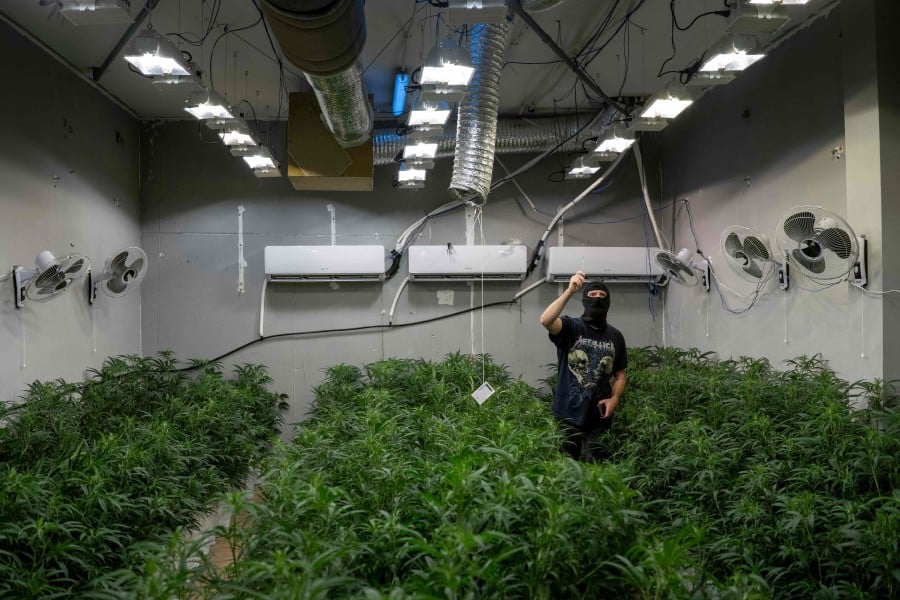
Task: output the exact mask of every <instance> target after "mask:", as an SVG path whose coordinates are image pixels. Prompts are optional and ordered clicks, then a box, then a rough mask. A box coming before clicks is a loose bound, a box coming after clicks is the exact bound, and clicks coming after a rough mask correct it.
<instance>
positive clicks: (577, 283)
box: [567, 271, 585, 294]
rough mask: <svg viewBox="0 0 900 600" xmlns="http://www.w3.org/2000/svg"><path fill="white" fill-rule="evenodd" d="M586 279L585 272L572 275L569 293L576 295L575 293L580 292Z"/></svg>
mask: <svg viewBox="0 0 900 600" xmlns="http://www.w3.org/2000/svg"><path fill="white" fill-rule="evenodd" d="M584 278H585V274H584V271H578V272H577V273H575V274H574V275H572V277H571V278H570V279H569V289H568V290H567V291H568V292H570V293H572V294H574V293H575V292H577V291H578V290H580V289H581V288H582V286H584Z"/></svg>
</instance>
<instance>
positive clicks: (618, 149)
mask: <svg viewBox="0 0 900 600" xmlns="http://www.w3.org/2000/svg"><path fill="white" fill-rule="evenodd" d="M632 144H634V133H633V132H631V131H628V130H625V129H621V128H614V129H613V130H612V132H610V133H609V134H608V135H607V136H606V138H605V139H604V140H603V141H602V142H600V143H599V144H597V147H595V148H594V152H597V153H613V154H619V153H622V152H625V151H626V150H627V149H628V148H631V145H632Z"/></svg>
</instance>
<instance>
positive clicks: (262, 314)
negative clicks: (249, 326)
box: [259, 277, 269, 338]
mask: <svg viewBox="0 0 900 600" xmlns="http://www.w3.org/2000/svg"><path fill="white" fill-rule="evenodd" d="M268 286H269V278H268V277H266V278H265V279H263V284H262V292H260V294H259V337H261V338H264V337H266V335H265V333H263V322H264V321H265V319H266V288H267V287H268Z"/></svg>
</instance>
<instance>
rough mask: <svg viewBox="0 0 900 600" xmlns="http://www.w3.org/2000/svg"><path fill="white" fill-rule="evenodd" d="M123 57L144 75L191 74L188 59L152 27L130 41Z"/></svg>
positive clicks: (182, 75) (181, 75) (180, 75)
mask: <svg viewBox="0 0 900 600" xmlns="http://www.w3.org/2000/svg"><path fill="white" fill-rule="evenodd" d="M123 58H124V59H125V60H126V61H128V62H129V63H130V64H131V65H132V66H134V68H136V69H137V70H138V71H140V72H141V74H142V75H148V76H150V77H165V76H172V75H174V76H179V77H184V76H187V75H190V74H191V72H190V70H189V68H188V64H187V61H186V60H185V58H184V56H183V55H182V54H181V51H180V50H179V49H178V48H177V47H176V46H175V44H173V43H172V42H170V41H169V40H167V39H166V38H164V37H163V36H161V35H160V34H158V33H156V32H155V31H153V30H152V29H144V30H143V31H141V32H140V33H139V34H137V35H136V36H135V37H134V39H132V40H131V42H129V43H128V46H127V47H126V49H125V55H124V57H123Z"/></svg>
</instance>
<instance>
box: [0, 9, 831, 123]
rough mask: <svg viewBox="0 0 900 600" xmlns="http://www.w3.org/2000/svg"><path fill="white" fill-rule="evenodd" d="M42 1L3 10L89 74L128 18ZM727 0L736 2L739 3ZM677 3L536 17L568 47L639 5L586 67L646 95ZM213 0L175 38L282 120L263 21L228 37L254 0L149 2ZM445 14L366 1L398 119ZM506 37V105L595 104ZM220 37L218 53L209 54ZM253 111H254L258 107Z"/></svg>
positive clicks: (163, 27)
mask: <svg viewBox="0 0 900 600" xmlns="http://www.w3.org/2000/svg"><path fill="white" fill-rule="evenodd" d="M40 1H41V0H5V1H4V2H3V5H2V8H0V13H5V16H6V18H7V19H9V20H11V21H13V22H14V23H16V24H18V25H19V26H20V27H22V28H23V29H25V30H27V31H28V32H29V33H31V34H32V35H33V36H34V37H36V38H38V39H39V40H41V41H42V42H43V43H44V44H46V45H47V46H49V47H50V48H52V49H53V50H54V51H55V52H56V53H58V54H59V55H61V56H62V57H64V58H65V59H66V60H67V61H68V62H70V63H71V64H72V65H74V66H75V67H76V68H78V69H79V70H81V71H82V72H84V73H85V74H88V76H90V73H91V70H92V68H95V67H98V66H99V65H100V64H102V63H103V61H104V59H105V58H106V57H107V55H108V54H109V53H110V51H111V50H112V49H113V48H114V47H115V45H116V43H117V42H118V41H119V39H120V37H121V36H122V35H123V34H124V33H125V31H126V30H127V27H128V26H127V25H93V26H78V27H76V26H73V25H72V24H70V23H69V22H68V21H66V20H65V19H63V18H62V17H61V16H59V14H57V13H55V12H54V5H52V4H51V5H50V6H41V4H40ZM42 1H43V2H45V3H47V2H54V1H55V0H42ZM730 2H731V4H734V3H735V2H736V0H730ZM144 3H145V0H132V1H131V5H132V6H131V14H132V16H134V15H136V14H137V13H138V12H139V11H140V9H141V8H142V7H143V6H144ZM669 4H670V3H669V2H666V1H665V0H646V1H645V2H643V4H641V0H618V1H617V0H565V1H564V2H563V3H562V4H561V5H560V6H558V7H556V8H554V9H552V10H549V11H546V12H542V13H538V14H535V15H534V17H535V19H536V20H537V21H538V22H539V23H540V24H541V26H542V27H543V28H544V29H545V30H546V31H547V32H548V33H549V34H550V36H551V37H553V38H554V39H557V40H558V43H559V44H560V45H561V46H562V47H563V48H564V49H565V50H566V51H567V52H568V53H569V54H570V55H571V54H574V53H575V52H577V51H578V50H579V49H580V48H581V47H582V46H583V44H584V41H585V40H586V39H587V38H588V37H589V36H590V35H591V34H592V33H593V32H595V31H596V30H597V28H598V26H599V25H600V23H601V22H602V21H603V19H604V18H605V17H606V15H607V14H608V12H609V11H610V10H617V11H622V10H627V9H628V8H629V7H632V6H639V8H637V10H636V11H635V12H634V14H633V15H632V17H631V19H630V23H629V25H628V26H627V27H623V28H622V29H621V30H620V31H619V33H618V34H617V35H616V36H615V37H614V38H613V39H612V41H611V42H610V43H609V45H608V46H607V47H606V48H605V49H604V50H603V52H601V53H600V54H599V55H598V56H597V58H596V59H595V60H593V61H592V62H590V64H589V65H588V66H587V71H588V73H589V74H590V75H591V76H592V77H593V78H594V79H595V81H596V82H597V83H598V84H599V85H600V87H601V88H602V89H603V90H604V92H605V93H606V94H608V95H610V96H615V95H618V93H619V89H620V87H621V90H622V94H623V95H625V96H646V95H649V94H651V93H653V92H654V91H656V90H657V89H659V88H660V87H662V86H663V85H664V83H665V82H666V80H665V79H658V78H657V76H656V75H657V72H658V70H659V68H660V65H661V64H662V62H663V61H664V60H665V59H666V58H667V57H668V56H669V55H670V54H671V46H670V35H671V16H670V9H669ZM825 4H828V2H826V1H825V0H811V2H810V4H809V5H807V6H804V7H790V13H791V17H792V22H791V23H790V24H789V28H792V27H796V26H797V25H799V24H801V23H803V22H804V21H805V20H807V19H808V18H810V17H811V16H812V15H814V14H815V13H816V12H817V11H820V10H821V8H822V5H825ZM723 5H724V2H723V0H678V1H677V2H676V4H675V10H676V13H677V15H678V20H679V24H680V25H682V26H684V25H686V24H687V23H689V22H690V21H691V19H693V18H694V17H695V16H696V15H698V14H700V13H702V12H704V11H708V10H719V9H722V8H723ZM216 6H218V12H217V16H216V17H215V19H214V22H213V28H212V32H211V34H210V35H209V36H208V37H207V38H206V40H205V43H203V44H202V45H200V46H193V45H189V44H188V43H186V42H184V41H183V40H181V39H179V38H178V37H177V36H174V35H173V36H170V38H169V39H171V40H173V41H175V42H177V43H178V44H180V47H181V49H182V50H187V51H189V52H190V53H191V55H192V56H193V59H194V61H195V62H197V63H198V64H199V65H200V68H201V69H202V70H203V75H202V77H203V81H204V83H205V84H207V85H209V83H210V79H212V83H213V85H214V87H215V89H216V90H217V91H219V92H220V93H221V94H223V95H224V96H225V97H226V98H227V99H228V100H229V101H230V102H231V103H232V104H237V103H238V102H240V101H242V100H246V101H247V102H249V103H250V104H251V105H252V106H253V109H254V110H255V112H256V114H257V115H258V116H259V118H260V119H267V118H274V117H275V116H276V115H277V114H278V106H279V95H281V98H282V102H281V116H282V117H283V116H284V115H285V112H286V96H284V95H283V94H280V89H279V67H278V63H277V61H276V60H275V59H274V57H273V52H272V49H271V47H270V45H269V41H268V39H267V37H266V34H265V31H264V29H263V25H262V23H259V24H257V25H256V26H255V27H252V28H250V29H247V30H245V31H240V32H233V33H227V34H225V35H223V33H224V31H225V27H227V28H228V29H229V30H233V29H237V28H239V27H243V26H246V25H251V24H253V23H254V22H256V21H257V19H258V18H259V13H258V12H257V9H256V8H255V6H254V4H253V2H252V1H251V0H160V1H159V4H158V6H157V7H156V8H155V9H154V10H153V11H152V16H151V21H152V27H153V29H155V30H157V31H159V32H161V33H166V34H170V33H181V34H182V35H184V36H185V37H186V38H188V39H194V40H195V39H197V38H198V37H199V32H201V31H202V30H203V29H202V28H205V27H207V26H208V23H209V20H210V14H211V13H212V12H213V10H214V8H215V7H216ZM441 11H442V9H438V8H434V7H432V6H431V5H430V4H428V3H427V2H419V3H416V2H415V0H369V1H368V2H367V3H366V22H367V33H368V35H367V40H366V45H365V48H364V50H363V53H362V56H361V60H362V63H363V65H364V66H366V67H367V70H366V73H365V78H366V84H367V87H368V91H369V93H370V94H371V95H373V96H374V100H375V109H376V111H377V112H378V113H379V115H378V116H379V117H382V118H390V114H389V111H390V104H391V96H392V89H393V79H394V74H395V73H396V72H397V71H398V70H399V69H400V68H401V67H405V68H406V70H407V71H411V70H413V69H415V68H416V67H418V66H419V65H420V64H421V62H422V59H423V56H424V54H425V53H426V52H427V51H428V49H429V48H430V47H431V46H433V45H434V44H435V40H436V34H435V26H436V24H437V27H438V29H439V36H440V39H442V38H444V37H447V36H448V35H451V33H450V30H449V28H448V27H447V25H446V24H445V23H446V22H445V20H444V19H440V18H439V17H438V14H439V13H440V12H441ZM619 22H621V21H619ZM725 24H726V20H725V19H724V18H722V17H720V16H717V15H712V16H708V17H703V18H701V19H699V20H698V21H697V23H696V25H695V26H693V27H692V28H691V29H690V30H688V31H685V32H681V31H676V37H675V41H676V45H677V54H676V56H675V58H674V59H673V60H672V61H671V62H670V63H669V64H668V65H667V67H666V68H667V69H671V68H675V69H680V68H683V67H684V66H686V65H688V64H690V63H691V62H692V61H694V60H696V59H697V58H698V57H699V56H700V55H701V54H702V53H703V51H704V50H705V49H706V48H708V47H709V46H710V45H711V44H712V43H713V42H715V41H716V40H717V39H718V38H719V36H720V35H721V34H722V33H723V31H724V29H725ZM146 25H147V23H146V22H145V24H144V26H146ZM404 25H406V26H405V27H404ZM617 26H618V22H616V21H614V22H613V23H612V25H611V26H610V27H608V28H607V30H606V31H605V32H604V33H603V34H602V35H601V37H600V40H601V43H602V42H604V41H606V40H608V39H610V38H611V37H612V35H613V32H614V31H615V30H616V28H617ZM626 29H627V31H628V33H629V35H628V37H627V38H626V37H625V35H624V34H625V31H626ZM398 31H399V32H400V33H399V34H397V33H398ZM395 34H397V35H396V37H395ZM510 40H511V41H510V44H509V47H508V49H507V53H506V61H507V63H508V64H507V65H506V66H505V68H504V70H503V79H502V83H501V85H502V105H501V113H503V114H506V115H513V114H520V113H523V114H525V113H528V112H531V113H532V114H547V113H552V112H554V111H556V112H559V113H571V112H573V111H575V110H576V109H577V110H588V109H589V108H590V103H589V101H588V99H587V98H586V97H585V93H584V90H583V88H582V86H580V85H579V86H574V83H575V81H576V79H575V77H574V75H573V74H572V73H571V71H570V70H569V69H568V67H566V66H565V65H563V64H560V63H555V64H538V65H523V64H515V63H517V62H544V61H554V60H556V59H557V57H556V56H555V55H554V54H553V53H552V52H551V50H550V49H549V48H547V47H546V46H545V45H544V44H543V43H542V42H541V41H540V40H539V39H538V37H537V36H536V35H535V34H534V33H533V32H532V31H531V30H530V29H528V27H527V26H526V25H525V24H524V23H523V22H522V21H521V19H516V21H515V22H514V25H513V31H512V35H511V37H510ZM276 43H277V42H276ZM214 44H215V53H214V54H213V55H212V61H210V57H211V56H210V55H211V53H212V49H213V46H214ZM626 46H627V48H626ZM626 50H627V57H628V60H627V77H625V75H626ZM285 66H286V70H285V83H286V85H287V88H288V90H289V91H300V90H308V86H307V85H306V82H305V80H304V79H303V77H302V76H301V75H300V74H299V72H298V71H297V69H295V68H293V67H291V66H290V65H287V64H286V65H285ZM211 76H212V77H211ZM623 78H624V82H623ZM99 84H100V85H101V86H102V87H103V88H105V89H106V90H107V91H108V92H109V93H110V94H111V95H113V96H115V97H116V98H118V99H119V100H120V101H121V102H122V103H123V104H125V105H126V106H128V107H129V108H130V109H131V110H132V111H133V112H134V113H136V114H137V115H138V116H139V117H141V118H142V119H171V118H177V119H181V118H185V117H187V114H186V113H185V112H184V111H183V104H184V100H185V96H186V94H185V92H184V90H182V89H179V87H178V86H166V89H164V90H162V91H160V90H158V89H157V88H158V87H159V86H154V85H152V84H151V83H150V81H149V80H147V79H145V78H142V77H141V76H140V75H137V74H135V73H133V72H131V71H130V70H129V69H128V65H127V63H126V62H125V61H124V60H122V59H121V58H118V57H117V58H116V59H115V60H114V61H113V62H112V64H111V66H110V68H109V69H108V70H107V71H106V73H105V74H104V75H103V77H102V78H101V79H100V81H99ZM573 90H574V92H573ZM243 106H246V104H244V105H243ZM245 110H248V111H249V109H245ZM245 116H247V117H248V118H250V114H246V115H245Z"/></svg>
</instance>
